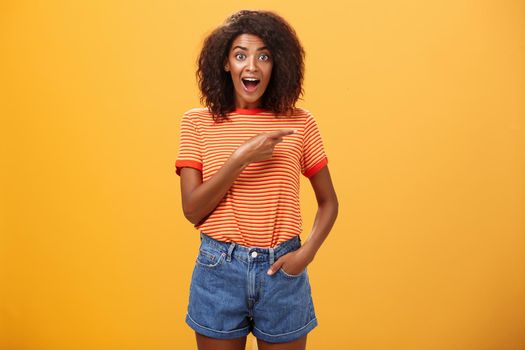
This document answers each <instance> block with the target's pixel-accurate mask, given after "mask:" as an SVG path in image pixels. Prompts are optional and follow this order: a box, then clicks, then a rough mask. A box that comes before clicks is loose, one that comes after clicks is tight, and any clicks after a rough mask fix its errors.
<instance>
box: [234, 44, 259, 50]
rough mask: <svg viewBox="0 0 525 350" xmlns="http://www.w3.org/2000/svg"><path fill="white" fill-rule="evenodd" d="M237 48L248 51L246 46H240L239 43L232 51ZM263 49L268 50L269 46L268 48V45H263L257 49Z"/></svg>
mask: <svg viewBox="0 0 525 350" xmlns="http://www.w3.org/2000/svg"><path fill="white" fill-rule="evenodd" d="M236 48H239V49H241V50H246V51H248V48H246V47H244V46H239V45H237V46H235V47H234V48H233V49H232V51H233V50H235V49H236ZM262 50H268V48H267V47H266V46H263V47H260V48H258V49H257V51H262Z"/></svg>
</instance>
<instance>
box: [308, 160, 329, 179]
mask: <svg viewBox="0 0 525 350" xmlns="http://www.w3.org/2000/svg"><path fill="white" fill-rule="evenodd" d="M326 164H328V158H327V157H324V158H323V159H321V160H320V161H318V162H317V164H315V165H314V166H312V167H310V169H308V170H306V171H305V173H304V176H306V177H308V178H310V177H312V176H314V175H315V174H316V173H317V172H318V171H319V170H321V169H322V168H323V167H324V166H325V165H326Z"/></svg>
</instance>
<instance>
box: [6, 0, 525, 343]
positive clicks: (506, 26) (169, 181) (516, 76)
mask: <svg viewBox="0 0 525 350" xmlns="http://www.w3.org/2000/svg"><path fill="white" fill-rule="evenodd" d="M247 4H248V3H247V2H245V1H228V2H218V1H211V0H210V1H133V2H132V1H108V0H106V1H101V0H98V1H84V2H80V1H76V2H75V1H46V2H32V1H3V2H2V3H1V4H0V50H1V55H0V70H1V71H0V76H1V81H2V84H0V115H1V118H2V120H1V122H2V123H1V128H0V129H1V135H0V136H1V141H0V142H1V144H0V146H1V150H2V151H1V152H2V158H1V159H2V167H1V172H0V176H1V182H0V183H1V191H2V192H1V195H0V198H1V199H2V200H1V201H0V209H1V214H2V215H1V217H0V225H1V226H0V229H1V235H0V349H6V350H62V349H63V350H66V349H67V350H70V349H76V350H84V349H86V350H87V349H100V350H105V349H126V350H132V349H137V350H139V349H140V350H144V349H155V350H162V349H166V350H168V349H195V348H196V346H195V338H194V334H193V332H192V331H191V330H190V328H189V327H188V326H187V325H186V324H185V323H184V316H185V312H186V307H187V298H188V293H189V281H190V277H191V271H192V269H193V265H194V261H195V257H196V253H197V249H198V244H199V240H198V231H196V230H195V229H194V228H193V226H192V225H191V224H190V223H189V222H188V221H186V220H185V219H184V216H183V213H182V209H181V199H180V185H179V177H178V176H176V175H175V172H174V162H175V157H176V153H177V147H178V137H179V121H180V116H181V114H182V113H183V112H184V111H186V110H187V109H189V108H192V107H196V106H198V90H197V85H196V83H195V77H194V71H195V60H196V57H197V54H198V52H199V49H200V46H201V43H202V39H203V38H204V36H205V35H206V34H207V33H209V32H210V31H211V30H212V29H213V28H214V27H215V26H217V25H218V24H220V23H221V22H222V21H223V20H224V19H225V18H226V16H227V15H229V14H230V13H232V12H234V11H236V10H239V9H242V8H246V7H247ZM247 8H251V9H271V10H275V11H277V12H278V13H280V14H281V15H283V16H284V17H285V18H287V19H288V20H289V22H290V23H291V24H292V25H293V26H294V27H295V29H296V30H297V33H298V34H299V37H300V39H301V41H302V43H303V45H304V47H305V49H306V52H307V57H306V78H305V79H306V80H305V91H306V94H305V96H304V101H301V103H300V104H299V105H300V106H303V107H306V108H308V109H309V110H311V111H312V112H313V113H314V115H315V116H316V118H317V120H318V123H319V127H320V130H321V133H322V135H323V138H324V141H325V146H326V150H327V154H328V157H329V168H330V171H331V174H332V177H333V181H334V185H335V188H336V190H337V193H338V197H339V202H340V212H339V216H338V220H337V222H336V224H335V226H334V228H333V230H332V232H331V234H330V236H329V237H328V239H327V240H326V241H325V244H324V245H323V246H322V247H321V250H320V251H319V253H318V254H317V256H316V259H315V260H314V261H313V262H312V263H311V264H310V265H309V275H310V279H311V284H312V288H313V291H312V292H313V297H314V302H315V306H316V312H317V316H318V320H319V326H318V327H317V328H316V329H314V331H312V332H311V333H310V334H309V337H308V348H309V349H356V350H383V349H384V350H397V349H399V350H444V349H446V350H522V349H524V348H525V312H524V310H525V274H524V267H525V217H524V213H525V186H524V185H525V171H524V170H525V159H524V158H525V157H524V155H525V137H524V134H525V132H524V131H525V127H524V126H525V69H524V68H525V30H524V28H525V26H524V24H525V3H524V2H523V1H510V0H508V1H465V0H454V1H452V0H444V1H433V2H424V1H416V0H413V1H386V0H373V1H341V2H333V1H321V2H303V1H286V2H283V1H275V0H267V1H253V2H250V3H249V6H248V7H247ZM302 181H304V182H303V183H302V186H301V187H302V194H301V195H302V197H301V198H302V202H301V205H302V210H303V219H304V227H305V232H304V233H303V235H302V237H303V239H304V238H306V237H307V236H308V234H309V230H310V228H311V225H312V223H313V219H314V216H315V210H316V203H315V197H314V193H313V190H312V189H311V187H310V185H309V182H308V180H307V179H305V178H303V180H302ZM253 340H254V338H253V336H250V338H249V344H248V346H247V348H255V347H256V346H255V343H254V341H253Z"/></svg>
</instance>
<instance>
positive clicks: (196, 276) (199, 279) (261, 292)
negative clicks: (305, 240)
mask: <svg viewBox="0 0 525 350" xmlns="http://www.w3.org/2000/svg"><path fill="white" fill-rule="evenodd" d="M200 239H201V242H200V247H199V251H198V254H197V258H196V261H195V267H194V269H193V273H192V277H191V285H190V296H189V303H188V309H187V314H186V323H187V324H188V325H189V326H190V327H191V328H192V329H193V330H195V331H196V332H197V333H200V334H203V335H205V336H208V337H212V338H219V339H231V338H238V337H243V336H246V335H248V334H249V333H250V332H252V333H253V335H254V336H255V337H256V338H258V339H262V340H264V341H267V342H270V343H281V342H289V341H292V340H295V339H298V338H301V337H303V336H304V335H305V334H307V333H308V332H310V331H311V330H312V329H313V328H315V327H316V326H317V318H316V316H315V310H314V305H313V300H312V295H311V289H310V281H309V279H308V271H307V268H306V269H305V270H303V271H302V272H301V273H299V274H298V275H291V274H289V273H287V272H285V271H284V270H283V269H282V268H280V269H279V270H277V271H275V272H274V273H273V274H272V275H268V274H267V273H266V271H267V270H268V269H269V268H270V266H271V265H272V264H273V263H274V262H275V261H276V260H277V259H278V258H279V257H281V256H283V255H284V254H286V253H289V252H291V251H294V250H297V249H298V248H300V247H301V238H300V237H299V236H295V237H294V238H291V239H289V240H288V241H285V242H282V243H281V244H279V245H277V246H275V247H273V248H260V247H246V246H243V245H239V244H237V243H234V242H231V243H230V242H222V241H218V240H215V239H213V238H211V237H210V236H208V235H206V234H204V233H203V232H200Z"/></svg>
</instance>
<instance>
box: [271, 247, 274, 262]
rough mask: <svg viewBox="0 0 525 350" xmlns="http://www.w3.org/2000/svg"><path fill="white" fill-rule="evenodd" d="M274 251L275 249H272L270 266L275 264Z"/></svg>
mask: <svg viewBox="0 0 525 350" xmlns="http://www.w3.org/2000/svg"><path fill="white" fill-rule="evenodd" d="M273 253H274V249H273V248H270V266H272V265H273V263H274V254H273Z"/></svg>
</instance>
